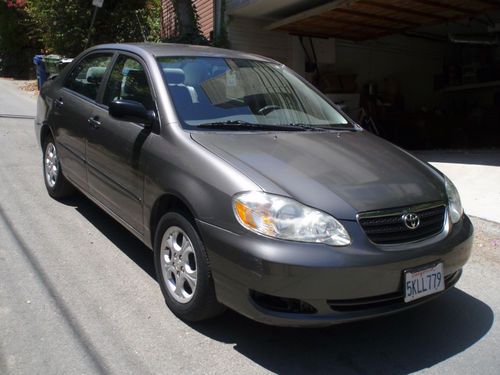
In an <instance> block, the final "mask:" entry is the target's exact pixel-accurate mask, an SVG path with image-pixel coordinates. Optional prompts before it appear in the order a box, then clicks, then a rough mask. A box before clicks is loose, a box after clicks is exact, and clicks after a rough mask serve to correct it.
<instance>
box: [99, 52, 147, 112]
mask: <svg viewBox="0 0 500 375" xmlns="http://www.w3.org/2000/svg"><path fill="white" fill-rule="evenodd" d="M117 99H124V100H133V101H136V102H139V103H142V104H143V105H144V107H146V109H148V110H154V109H155V105H154V101H153V97H152V95H151V90H150V88H149V84H148V79H147V76H146V72H145V70H144V67H143V66H142V65H141V64H140V63H139V62H138V61H137V60H135V59H133V58H131V57H128V56H123V55H122V56H120V57H119V58H118V60H117V61H116V64H115V66H114V67H113V69H112V70H111V75H110V77H109V80H108V85H107V87H106V91H105V92H104V98H103V104H104V105H109V103H111V102H112V101H113V100H117Z"/></svg>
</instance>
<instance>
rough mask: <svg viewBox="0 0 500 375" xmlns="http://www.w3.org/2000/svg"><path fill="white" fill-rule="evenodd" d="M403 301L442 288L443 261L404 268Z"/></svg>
mask: <svg viewBox="0 0 500 375" xmlns="http://www.w3.org/2000/svg"><path fill="white" fill-rule="evenodd" d="M404 275H405V302H411V301H414V300H416V299H419V298H422V297H425V296H429V295H431V294H434V293H438V292H441V291H443V290H444V274H443V263H438V264H436V265H433V266H429V267H424V268H422V267H420V268H413V269H409V270H406V271H405V273H404Z"/></svg>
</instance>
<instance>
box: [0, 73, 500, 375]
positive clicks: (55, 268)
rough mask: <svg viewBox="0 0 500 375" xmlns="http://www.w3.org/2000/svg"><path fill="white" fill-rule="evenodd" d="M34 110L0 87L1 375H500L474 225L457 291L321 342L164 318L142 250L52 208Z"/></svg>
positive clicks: (492, 259)
mask: <svg viewBox="0 0 500 375" xmlns="http://www.w3.org/2000/svg"><path fill="white" fill-rule="evenodd" d="M35 106H36V101H35V100H34V98H31V97H29V96H27V95H26V94H25V93H22V92H21V91H19V90H18V89H17V87H16V86H15V85H14V84H13V83H12V82H8V81H4V80H1V79H0V374H2V375H3V374H16V375H17V374H100V373H103V374H108V373H110V374H184V373H185V374H222V373H241V374H247V373H251V374H260V373H269V372H272V373H286V374H293V373H308V374H310V373H328V374H333V373H335V374H406V373H413V372H416V373H425V374H443V373H450V374H470V373H476V374H495V375H496V374H498V372H499V368H500V324H499V323H498V322H497V321H496V319H495V316H498V314H500V292H499V286H500V272H499V270H500V225H499V224H497V223H493V222H489V221H485V220H482V219H478V218H474V219H473V221H474V224H475V226H476V240H475V245H474V252H473V256H472V259H471V261H470V263H469V264H468V265H467V266H466V268H465V272H464V276H463V278H462V280H461V281H460V282H459V284H458V287H457V288H455V289H453V290H451V291H449V292H448V293H446V294H445V295H443V296H442V297H440V298H438V299H435V300H434V301H432V302H429V303H427V304H424V305H422V306H420V307H417V308H415V309H413V310H410V311H406V312H402V313H399V314H396V315H393V316H390V317H385V318H380V319H374V320H369V321H364V322H358V323H353V324H345V325H339V326H334V327H331V328H323V329H288V328H276V327H268V326H265V325H261V324H258V323H255V322H252V321H250V320H248V319H246V318H243V317H241V316H239V315H238V314H236V313H234V312H231V311H228V312H226V313H225V314H224V315H223V316H221V317H219V318H216V319H214V320H211V321H208V322H205V323H202V324H186V323H184V322H182V321H180V320H178V319H177V318H176V317H174V316H173V315H172V313H170V311H169V310H168V309H167V308H166V306H165V303H164V301H163V299H162V295H161V292H160V289H159V287H158V285H157V282H156V280H155V276H154V267H153V257H152V253H151V251H150V250H149V249H147V248H146V247H145V246H144V245H142V244H141V243H140V242H139V241H138V240H136V239H135V238H134V237H133V236H132V235H131V234H129V233H128V232H127V231H126V230H125V229H123V228H122V227H121V226H120V225H119V224H117V223H116V222H115V221H113V219H111V218H110V217H108V216H107V215H106V214H105V213H103V212H102V211H101V210H100V209H99V208H97V207H96V206H95V205H94V204H92V203H91V202H90V201H88V200H87V199H85V198H84V197H82V196H76V197H75V198H72V199H70V200H67V201H64V202H58V201H55V200H53V199H51V198H49V196H48V195H47V193H46V191H45V187H44V184H43V180H42V173H41V171H42V167H41V165H42V164H41V151H40V150H39V148H38V146H37V144H36V140H35V137H34V134H33V121H32V120H29V119H23V118H20V117H19V116H15V117H14V118H13V117H9V116H2V115H8V114H11V115H12V114H14V115H26V116H29V115H32V114H33V113H34V108H35Z"/></svg>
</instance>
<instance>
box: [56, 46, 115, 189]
mask: <svg viewBox="0 0 500 375" xmlns="http://www.w3.org/2000/svg"><path fill="white" fill-rule="evenodd" d="M112 57H113V53H111V52H105V53H101V52H99V53H92V54H90V55H87V56H85V57H84V58H83V59H82V60H80V62H79V63H78V64H77V65H76V66H75V68H74V69H73V70H72V71H71V73H70V74H69V75H68V76H67V77H66V79H65V82H64V84H63V87H61V88H60V89H59V90H57V91H56V92H55V94H54V97H53V100H54V102H53V111H52V115H51V117H50V118H49V122H50V123H51V125H52V126H53V129H54V132H55V138H56V142H57V144H58V146H60V147H58V150H59V154H60V160H61V164H62V169H63V171H64V175H65V176H66V177H67V178H68V179H69V180H70V181H71V182H73V183H74V184H76V185H78V187H80V188H81V189H83V190H87V171H86V166H85V147H86V137H87V134H88V130H89V123H88V119H89V118H90V115H91V114H92V112H93V111H94V110H95V108H96V107H97V103H96V99H97V96H98V93H99V90H100V87H101V81H102V79H103V77H104V76H105V73H106V71H107V69H108V68H110V65H111V60H112Z"/></svg>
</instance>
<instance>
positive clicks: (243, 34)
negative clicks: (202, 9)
mask: <svg viewBox="0 0 500 375" xmlns="http://www.w3.org/2000/svg"><path fill="white" fill-rule="evenodd" d="M227 25H228V34H229V42H230V44H231V48H232V49H235V50H239V51H244V52H250V53H255V54H258V55H262V56H266V57H270V58H272V59H274V60H277V61H279V62H281V63H283V64H285V65H287V66H289V67H291V68H292V69H294V70H295V71H296V72H297V73H299V74H301V75H303V76H307V75H306V73H305V61H306V55H305V52H304V49H303V47H302V45H301V43H300V40H299V37H297V36H294V35H289V34H288V33H285V32H279V31H269V30H266V29H265V28H266V26H268V25H269V22H268V21H265V20H258V19H254V18H243V17H230V19H229V21H228V23H227ZM312 41H313V45H314V49H315V51H316V57H317V59H318V62H319V63H320V64H331V63H333V62H334V61H335V41H334V40H333V39H318V38H313V39H312ZM304 45H305V48H306V50H307V51H308V53H309V55H310V56H311V58H312V51H311V48H310V43H309V40H308V39H307V38H305V39H304Z"/></svg>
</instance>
